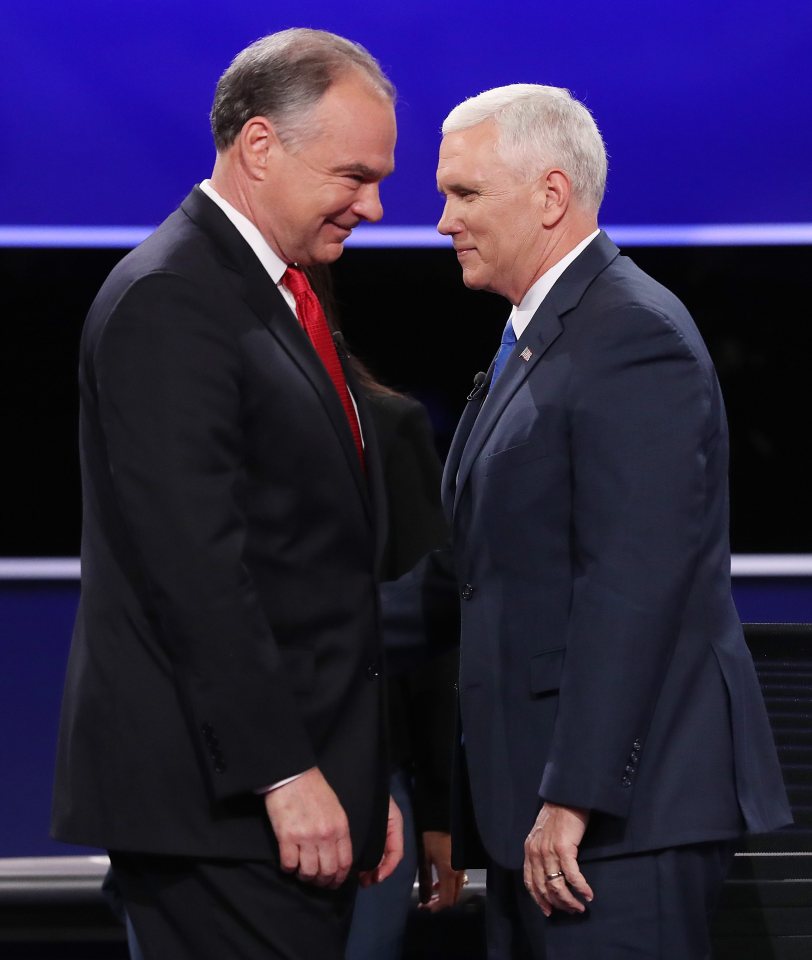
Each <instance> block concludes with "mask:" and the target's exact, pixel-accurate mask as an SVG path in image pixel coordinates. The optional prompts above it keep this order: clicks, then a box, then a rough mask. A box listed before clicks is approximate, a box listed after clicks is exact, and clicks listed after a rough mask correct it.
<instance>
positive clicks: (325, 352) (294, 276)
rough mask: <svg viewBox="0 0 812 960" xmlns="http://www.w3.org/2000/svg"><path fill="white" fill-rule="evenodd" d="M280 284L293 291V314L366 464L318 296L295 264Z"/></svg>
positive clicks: (362, 446)
mask: <svg viewBox="0 0 812 960" xmlns="http://www.w3.org/2000/svg"><path fill="white" fill-rule="evenodd" d="M282 283H284V284H285V286H286V287H287V288H288V290H290V292H291V293H292V294H293V299H294V300H295V301H296V314H297V316H298V318H299V323H301V325H302V326H303V327H304V331H305V333H306V334H307V335H308V337H310V342H311V343H312V344H313V346H314V347H315V350H316V353H317V354H318V355H319V358H320V359H321V362H322V363H323V364H324V368H325V369H326V370H327V373H329V374H330V379H331V380H332V381H333V386H334V387H335V388H336V392H337V393H338V398H339V400H341V406H342V407H344V413H346V415H347V421H348V422H349V425H350V430H351V431H352V438H353V440H354V441H355V446H356V449H357V450H358V458H359V459H360V461H361V467H362V468H364V467H365V462H364V445H363V443H362V442H361V428H360V426H359V425H358V415H357V414H356V412H355V407H354V406H353V403H352V398H351V397H350V391H349V390H348V389H347V380H346V378H345V377H344V370H343V368H342V366H341V361H340V360H339V359H338V353H337V352H336V345H335V343H334V342H333V337H332V334H331V333H330V328H329V327H328V326H327V318H326V317H325V316H324V310H322V308H321V304H320V303H319V300H318V297H317V296H316V294H315V293H313V288H312V287H311V286H310V282H309V281H308V279H307V277H306V276H305V275H304V273H303V272H302V271H301V270H300V269H299V268H298V267H288V269H287V270H286V271H285V273H284V276H283V277H282Z"/></svg>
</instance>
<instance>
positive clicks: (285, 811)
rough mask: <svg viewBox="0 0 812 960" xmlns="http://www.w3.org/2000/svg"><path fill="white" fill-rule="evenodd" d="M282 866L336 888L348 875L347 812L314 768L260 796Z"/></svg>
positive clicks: (349, 855)
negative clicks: (277, 844) (274, 836)
mask: <svg viewBox="0 0 812 960" xmlns="http://www.w3.org/2000/svg"><path fill="white" fill-rule="evenodd" d="M265 809H266V811H267V813H268V819H269V820H270V821H271V826H272V827H273V831H274V833H275V834H276V839H277V840H278V841H279V859H280V864H281V866H282V869H283V870H285V871H286V872H288V873H294V872H295V873H296V876H297V877H298V878H299V879H300V880H302V881H304V882H305V883H312V884H315V886H317V887H330V888H331V889H335V888H336V887H339V886H341V884H342V883H343V882H344V881H345V880H346V879H347V874H348V873H349V870H350V866H351V865H352V842H351V840H350V826H349V823H348V821H347V815H346V814H345V813H344V808H343V807H342V806H341V803H340V801H339V799H338V797H337V796H336V794H335V791H334V790H333V788H332V787H331V786H330V784H329V783H328V782H327V781H326V780H325V779H324V776H323V775H322V773H321V771H320V770H319V769H318V767H313V768H312V769H310V770H308V771H306V772H305V773H303V774H302V775H301V776H299V777H297V778H296V779H295V780H293V781H291V782H290V783H286V784H285V785H284V786H282V787H276V788H275V789H274V790H271V791H270V792H269V793H266V794H265Z"/></svg>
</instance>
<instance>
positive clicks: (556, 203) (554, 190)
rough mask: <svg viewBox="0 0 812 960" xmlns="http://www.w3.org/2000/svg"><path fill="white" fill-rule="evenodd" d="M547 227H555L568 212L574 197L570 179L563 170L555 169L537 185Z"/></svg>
mask: <svg viewBox="0 0 812 960" xmlns="http://www.w3.org/2000/svg"><path fill="white" fill-rule="evenodd" d="M536 188H537V191H538V195H539V201H540V205H541V219H542V223H543V224H544V226H545V227H554V226H555V225H556V224H557V223H558V221H559V220H560V219H561V218H562V217H563V216H564V214H565V213H566V212H567V208H568V207H569V205H570V197H571V196H572V186H571V184H570V179H569V177H568V176H567V175H566V173H564V171H563V170H559V169H557V168H556V167H553V168H552V169H551V170H548V171H547V172H546V173H545V174H543V175H542V176H541V177H539V179H538V182H537V184H536Z"/></svg>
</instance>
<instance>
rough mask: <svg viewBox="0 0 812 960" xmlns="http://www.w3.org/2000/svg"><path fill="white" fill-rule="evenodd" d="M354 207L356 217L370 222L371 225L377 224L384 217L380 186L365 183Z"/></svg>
mask: <svg viewBox="0 0 812 960" xmlns="http://www.w3.org/2000/svg"><path fill="white" fill-rule="evenodd" d="M352 207H353V210H354V212H355V214H356V216H359V217H361V218H362V219H364V220H368V221H369V222H370V223H377V222H378V220H380V219H381V217H382V216H383V204H382V203H381V192H380V189H379V187H378V184H377V183H365V184H364V185H363V186H362V187H361V189H360V191H359V193H358V197H357V199H356V201H355V203H354V204H353V205H352Z"/></svg>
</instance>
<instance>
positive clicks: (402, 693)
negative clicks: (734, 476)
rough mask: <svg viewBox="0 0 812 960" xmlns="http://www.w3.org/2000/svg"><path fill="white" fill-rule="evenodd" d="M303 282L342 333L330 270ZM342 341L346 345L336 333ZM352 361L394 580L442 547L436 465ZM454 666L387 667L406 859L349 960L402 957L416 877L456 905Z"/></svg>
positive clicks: (418, 432) (418, 430)
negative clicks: (375, 459)
mask: <svg viewBox="0 0 812 960" xmlns="http://www.w3.org/2000/svg"><path fill="white" fill-rule="evenodd" d="M308 276H309V278H310V280H311V283H312V285H313V289H314V290H315V291H316V293H317V295H318V297H319V299H320V300H321V302H322V303H323V304H324V308H325V312H326V314H327V319H328V322H329V323H330V325H331V327H332V328H333V329H334V330H339V311H338V307H337V304H336V301H335V297H334V293H333V287H332V276H331V271H330V269H329V267H322V266H317V267H311V268H309V269H308ZM338 340H339V343H341V344H343V338H342V337H341V334H340V332H339V333H338ZM349 362H350V363H351V364H352V366H353V369H354V371H355V375H356V377H357V379H358V382H359V383H360V384H361V386H362V388H363V391H364V395H365V396H366V398H367V401H368V402H369V406H370V410H371V411H372V420H373V423H374V424H375V429H376V434H377V440H378V447H379V450H380V455H381V463H382V465H383V478H384V487H385V490H386V506H387V509H386V515H387V521H388V525H387V538H386V546H385V547H384V552H383V557H382V560H381V564H380V578H381V580H382V581H387V580H395V579H397V578H398V577H400V576H402V575H403V574H404V573H406V571H408V570H411V569H412V567H413V566H414V565H415V564H416V563H417V561H418V560H419V559H420V558H421V557H422V556H424V555H425V554H426V553H428V552H429V551H430V550H434V549H437V548H440V547H443V546H445V545H446V544H447V542H448V525H447V524H446V521H445V517H444V515H443V511H442V506H441V504H440V479H441V477H442V465H441V463H440V460H439V458H438V456H437V451H436V448H435V444H434V435H433V431H432V428H431V423H430V421H429V418H428V416H427V414H426V410H425V408H424V407H423V405H422V404H420V403H418V402H417V401H416V400H414V399H412V398H410V397H408V396H404V395H403V394H401V393H398V392H396V391H395V390H392V389H390V388H389V387H387V386H385V385H384V384H382V383H381V382H380V381H379V380H378V379H376V377H375V376H374V375H373V374H372V373H371V372H370V370H369V369H368V367H367V366H366V365H365V364H364V363H362V362H361V361H360V360H359V359H358V357H356V356H354V355H350V356H349ZM455 639H456V638H454V637H452V638H449V642H452V643H453V642H454V641H455ZM395 659H396V658H395V655H393V656H392V657H391V658H390V660H392V661H393V662H394V661H395ZM458 663H459V656H458V653H457V650H456V647H454V648H452V649H449V650H447V651H446V652H444V653H440V654H437V655H434V656H431V657H430V658H429V659H427V660H425V661H423V662H420V663H418V665H416V666H415V665H412V666H409V665H408V660H407V661H406V664H407V665H406V666H405V667H403V668H402V669H398V670H395V671H392V670H390V671H389V674H390V676H389V679H388V683H387V692H388V697H389V735H390V751H391V759H392V778H391V786H390V792H391V794H392V796H393V798H394V800H395V802H396V803H397V804H398V806H399V807H400V810H401V812H402V814H403V840H404V843H403V860H402V861H401V863H400V864H399V865H398V867H397V868H396V870H395V872H394V873H393V874H392V876H391V877H389V879H388V880H387V881H386V882H385V883H381V884H377V885H374V886H368V887H366V888H362V889H361V890H360V891H359V894H358V897H357V899H356V902H355V910H354V913H353V921H352V927H351V930H350V939H349V944H348V946H347V960H398V958H399V957H400V956H401V955H402V947H403V936H404V932H405V927H406V922H407V918H408V913H409V909H410V906H411V896H412V887H413V884H414V879H415V875H416V874H417V875H418V876H419V881H420V902H421V905H422V906H423V907H424V908H426V909H429V910H432V911H433V910H438V909H443V908H445V907H450V906H453V905H454V903H456V901H457V897H458V896H459V892H460V890H461V888H462V883H463V879H464V873H463V871H461V870H454V869H453V867H452V866H451V834H450V824H449V820H450V811H449V804H450V797H451V762H452V755H453V738H454V729H455V726H456V686H455V685H456V680H457V669H458Z"/></svg>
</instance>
